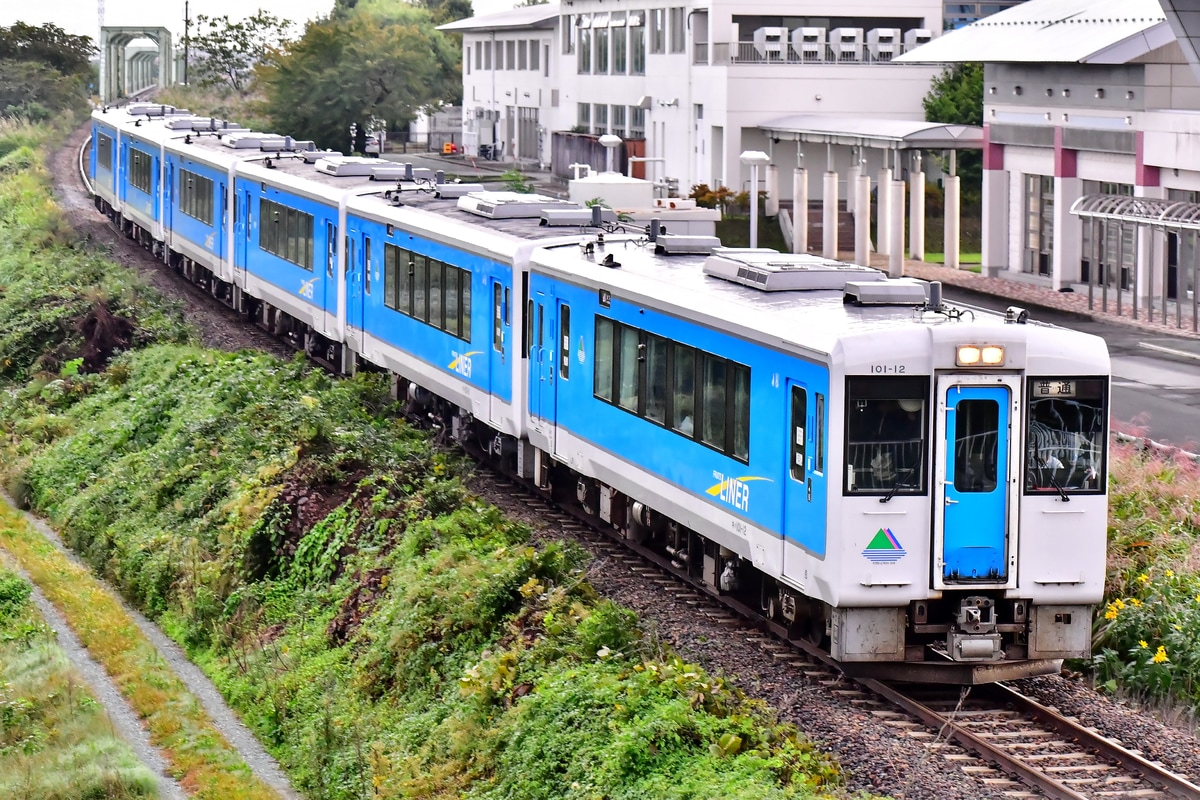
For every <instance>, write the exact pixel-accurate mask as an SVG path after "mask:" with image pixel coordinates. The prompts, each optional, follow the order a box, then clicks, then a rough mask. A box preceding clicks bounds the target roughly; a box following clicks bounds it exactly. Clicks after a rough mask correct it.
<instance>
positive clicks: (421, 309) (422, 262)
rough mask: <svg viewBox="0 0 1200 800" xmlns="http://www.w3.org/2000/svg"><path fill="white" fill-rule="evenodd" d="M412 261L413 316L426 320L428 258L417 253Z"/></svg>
mask: <svg viewBox="0 0 1200 800" xmlns="http://www.w3.org/2000/svg"><path fill="white" fill-rule="evenodd" d="M413 263H414V273H415V274H414V275H413V316H414V317H416V318H417V319H419V320H421V321H422V322H428V321H429V306H428V303H427V301H428V290H427V287H428V286H429V259H428V258H426V257H425V256H421V255H418V256H414V258H413Z"/></svg>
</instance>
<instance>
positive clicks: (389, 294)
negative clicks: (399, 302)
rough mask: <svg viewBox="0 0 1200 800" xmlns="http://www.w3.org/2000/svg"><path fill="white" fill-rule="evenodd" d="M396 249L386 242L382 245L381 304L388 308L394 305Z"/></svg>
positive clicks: (396, 268)
mask: <svg viewBox="0 0 1200 800" xmlns="http://www.w3.org/2000/svg"><path fill="white" fill-rule="evenodd" d="M397 252H398V251H397V250H396V248H395V247H393V246H392V245H390V244H387V243H386V242H385V243H384V245H383V304H384V305H385V306H387V307H388V308H392V309H394V308H395V307H396V279H397V277H398V276H397V274H396V273H397V272H398V271H399V268H398V267H397V266H396V258H397Z"/></svg>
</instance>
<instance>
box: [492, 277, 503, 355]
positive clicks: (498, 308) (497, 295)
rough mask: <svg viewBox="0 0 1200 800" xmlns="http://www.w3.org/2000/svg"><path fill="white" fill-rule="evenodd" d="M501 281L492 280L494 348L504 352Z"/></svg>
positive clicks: (498, 351)
mask: <svg viewBox="0 0 1200 800" xmlns="http://www.w3.org/2000/svg"><path fill="white" fill-rule="evenodd" d="M502 296H503V295H502V289H501V287H500V281H493V282H492V349H493V350H495V351H496V352H497V353H503V352H504V307H503V305H502V304H503V302H504V301H503V300H502V299H501V298H502Z"/></svg>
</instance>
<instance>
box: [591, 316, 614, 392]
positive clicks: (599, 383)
mask: <svg viewBox="0 0 1200 800" xmlns="http://www.w3.org/2000/svg"><path fill="white" fill-rule="evenodd" d="M595 349H596V354H595V363H596V375H595V385H594V387H593V389H592V391H593V392H594V393H595V395H596V397H599V398H600V399H601V400H607V401H608V402H610V403H611V402H612V401H613V354H614V349H613V322H612V320H611V319H605V318H604V317H596V348H595Z"/></svg>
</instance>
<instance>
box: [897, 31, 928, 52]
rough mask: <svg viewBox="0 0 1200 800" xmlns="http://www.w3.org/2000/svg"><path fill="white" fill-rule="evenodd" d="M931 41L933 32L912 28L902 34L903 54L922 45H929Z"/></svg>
mask: <svg viewBox="0 0 1200 800" xmlns="http://www.w3.org/2000/svg"><path fill="white" fill-rule="evenodd" d="M932 41H933V31H931V30H929V29H928V28H913V29H912V30H907V31H905V32H904V52H906V53H907V52H908V51H909V50H912V49H913V48H915V47H920V46H921V45H923V44H929V43H930V42H932Z"/></svg>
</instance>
